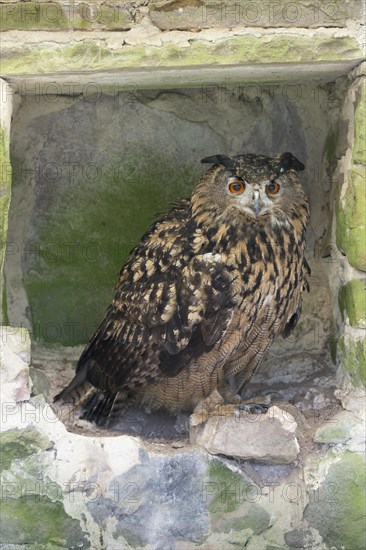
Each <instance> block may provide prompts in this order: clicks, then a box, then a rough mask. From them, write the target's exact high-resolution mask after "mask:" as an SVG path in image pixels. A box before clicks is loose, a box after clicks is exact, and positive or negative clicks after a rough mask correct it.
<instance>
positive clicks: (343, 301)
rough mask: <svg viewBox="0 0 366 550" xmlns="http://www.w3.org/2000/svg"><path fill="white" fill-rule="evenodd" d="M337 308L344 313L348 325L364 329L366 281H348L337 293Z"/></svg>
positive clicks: (365, 319)
mask: <svg viewBox="0 0 366 550" xmlns="http://www.w3.org/2000/svg"><path fill="white" fill-rule="evenodd" d="M338 300H339V308H340V310H341V313H342V316H343V313H344V311H346V313H347V316H348V320H349V324H350V325H351V326H353V327H357V328H366V279H362V280H360V279H353V280H352V281H348V282H347V283H346V284H345V285H344V286H343V287H342V288H341V289H340V291H339V295H338Z"/></svg>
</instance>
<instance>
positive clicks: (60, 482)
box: [0, 10, 366, 550]
mask: <svg viewBox="0 0 366 550" xmlns="http://www.w3.org/2000/svg"><path fill="white" fill-rule="evenodd" d="M158 13H160V15H159V17H160V16H161V17H162V15H161V12H159V10H158ZM162 21H166V20H165V19H162ZM164 25H166V22H165V23H164ZM6 80H7V81H8V82H7V83H6V82H3V85H2V86H3V88H2V93H3V96H2V97H3V98H6V101H3V104H2V107H3V110H4V114H5V117H4V121H5V122H4V130H3V131H4V139H3V152H2V154H3V171H2V174H3V179H2V186H3V187H2V189H3V193H2V198H0V200H2V201H3V205H4V206H7V205H8V203H9V201H10V183H11V184H12V185H11V201H10V207H9V211H8V222H7V224H6V220H5V224H4V226H3V228H2V235H3V236H4V241H6V243H7V245H6V249H3V264H4V271H3V283H4V285H3V286H4V291H3V293H2V311H3V325H4V326H3V327H2V333H1V335H2V337H1V338H2V339H1V341H2V350H3V353H2V360H3V361H2V380H3V381H4V382H5V384H4V386H3V387H4V389H3V410H2V413H3V431H2V433H1V440H0V441H1V445H2V449H3V456H4V459H3V461H2V491H3V495H2V496H3V513H4V520H3V525H2V543H3V546H2V547H4V548H18V547H19V548H20V547H22V548H23V546H24V545H27V547H29V548H37V549H38V548H47V549H48V548H108V549H117V548H118V549H119V548H126V549H130V548H131V549H132V548H141V549H145V548H146V549H164V550H165V549H175V550H188V549H193V548H202V549H207V550H208V549H215V550H216V549H218V548H229V547H231V546H233V547H234V546H235V547H238V548H244V547H245V548H247V549H249V550H259V549H267V550H269V549H271V550H272V549H275V548H281V549H295V548H316V549H319V550H327V549H331V548H337V549H338V548H339V549H340V548H350V549H351V548H352V549H354V550H356V549H357V550H358V549H360V548H363V547H364V529H363V519H362V518H363V517H364V513H365V509H364V502H365V499H364V471H365V470H364V457H363V454H362V451H363V448H364V418H363V406H364V397H363V396H364V392H363V384H365V328H366V316H365V271H366V255H365V243H364V239H365V160H364V145H365V131H364V125H363V124H364V122H363V121H364V116H365V113H364V100H365V83H364V76H363V71H362V66H361V65H360V62H359V61H342V62H335V61H334V62H331V61H329V62H322V63H314V64H306V63H298V64H296V63H295V64H286V63H284V64H282V65H281V64H273V65H271V64H268V65H257V66H246V65H235V66H226V65H223V66H219V67H203V68H200V69H194V68H181V69H179V70H176V69H164V70H163V69H160V70H159V69H157V70H147V69H146V70H140V71H138V70H135V71H134V70H129V71H127V72H123V71H122V72H121V71H120V72H118V73H117V72H116V73H113V72H104V73H95V74H92V75H90V74H89V75H85V74H70V75H62V76H60V75H52V77H51V76H50V77H48V76H42V75H39V76H37V77H23V78H15V77H10V78H7V79H6ZM11 104H12V106H13V108H12V122H11V124H10V115H9V113H10V105H11ZM285 151H291V152H292V153H293V154H294V155H295V156H297V157H298V158H299V159H300V160H301V161H302V162H303V163H304V164H305V166H306V170H305V171H304V172H303V173H301V175H300V177H301V179H302V182H303V184H304V188H305V190H306V193H307V195H308V197H309V201H310V208H311V223H310V226H309V230H308V235H307V259H308V262H309V265H310V267H311V270H312V276H311V280H310V287H311V290H310V293H309V294H307V295H306V296H305V301H304V307H303V313H302V316H301V318H300V321H299V324H298V326H297V327H296V330H295V332H294V334H293V335H291V337H289V338H288V339H286V340H283V339H281V338H279V339H278V341H277V342H276V343H275V344H274V345H273V347H272V348H271V350H270V352H269V353H268V355H267V357H266V359H265V360H264V362H263V364H262V366H261V367H260V369H259V371H258V373H257V374H256V375H255V377H254V378H253V379H252V381H251V382H250V384H249V385H248V386H247V387H246V388H245V391H244V394H243V398H251V397H253V396H254V397H255V396H257V395H263V394H264V395H272V397H273V400H274V402H273V406H272V407H271V408H270V409H269V412H268V414H267V415H263V416H261V417H260V418H259V417H257V416H256V415H251V416H249V415H245V414H243V415H241V416H233V417H232V418H227V417H220V416H218V417H217V418H214V419H210V420H209V421H208V422H207V423H206V424H205V425H204V426H203V427H202V426H194V425H193V424H194V422H192V421H191V426H190V427H191V433H190V434H189V419H188V417H185V416H183V415H181V416H179V417H177V418H166V417H165V416H164V415H147V414H145V413H137V414H136V416H135V417H134V418H129V419H128V420H127V421H125V422H121V423H120V424H117V425H116V426H113V427H112V428H111V429H109V430H107V429H101V428H98V429H97V428H96V427H94V426H93V425H91V424H89V423H87V422H86V421H82V420H80V419H78V417H77V415H76V414H75V413H74V411H72V410H68V411H67V412H68V414H67V416H66V417H65V416H63V417H62V419H61V418H60V417H61V411H59V410H57V409H51V407H50V406H49V404H48V403H51V402H52V397H53V396H54V395H55V393H56V392H57V391H58V390H59V389H60V388H61V387H62V386H64V385H65V384H66V383H67V382H68V381H69V380H70V379H71V377H72V373H73V370H74V368H75V364H76V361H77V359H78V357H79V355H80V353H81V351H82V349H83V346H84V345H85V343H86V342H87V341H88V338H89V337H90V336H91V334H92V333H93V331H94V330H95V329H96V327H97V326H98V324H99V322H100V321H101V319H102V317H103V314H104V311H105V309H106V307H107V306H108V304H109V303H110V301H111V299H112V297H113V288H114V284H115V281H116V279H117V276H118V271H119V268H120V267H121V265H122V263H123V261H124V260H125V258H126V256H127V254H128V252H129V250H130V249H131V248H132V247H133V246H134V244H136V243H137V242H138V240H139V238H140V237H141V235H142V234H143V232H144V231H145V230H146V229H147V228H148V227H149V224H151V222H152V221H153V219H154V216H155V214H156V213H158V212H161V211H163V210H164V209H166V208H167V207H169V205H170V204H171V202H172V201H173V200H174V199H175V198H177V197H182V196H187V195H189V193H190V191H191V189H192V187H193V185H194V184H195V182H196V181H197V180H198V178H200V176H201V175H202V173H203V171H204V170H205V168H203V167H202V165H201V164H200V159H201V158H203V157H205V156H208V155H212V154H215V153H226V154H238V153H241V152H245V153H263V154H266V155H270V156H272V155H276V154H278V153H282V152H285ZM4 210H5V209H4ZM6 228H7V229H6ZM6 231H7V232H6ZM59 413H60V414H59Z"/></svg>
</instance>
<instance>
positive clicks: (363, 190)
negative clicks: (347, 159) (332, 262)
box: [336, 166, 366, 271]
mask: <svg viewBox="0 0 366 550" xmlns="http://www.w3.org/2000/svg"><path fill="white" fill-rule="evenodd" d="M365 196H366V174H365V168H364V167H356V166H354V167H353V168H352V170H351V171H350V174H349V181H348V186H347V190H346V193H345V196H344V198H342V199H340V198H338V200H337V205H336V217H337V231H336V238H337V246H338V248H340V249H341V250H343V252H344V253H345V254H346V255H347V258H348V261H349V263H350V264H351V265H352V266H353V267H355V268H356V269H360V270H362V271H366V201H365Z"/></svg>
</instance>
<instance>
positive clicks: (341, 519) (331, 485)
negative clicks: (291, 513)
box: [304, 452, 366, 550]
mask: <svg viewBox="0 0 366 550" xmlns="http://www.w3.org/2000/svg"><path fill="white" fill-rule="evenodd" d="M320 462H321V461H320ZM365 466H366V464H365V458H364V457H363V456H360V455H358V454H356V453H350V452H345V453H343V454H342V455H341V456H338V457H337V460H336V461H335V462H334V463H333V464H332V465H331V466H330V467H329V470H328V471H327V475H326V476H325V479H323V480H322V482H320V483H319V486H318V488H316V489H314V490H313V491H310V494H309V504H308V505H307V507H306V509H305V512H304V518H305V519H306V520H307V524H308V525H309V527H310V528H315V529H317V530H318V531H319V533H320V535H321V536H322V537H323V540H324V542H325V543H326V545H327V546H329V547H333V548H350V549H351V548H352V549H355V550H356V548H357V549H361V548H365V546H366V540H365V512H366V509H365V506H366V494H365V487H366V484H365V481H366V480H365V472H366V468H365Z"/></svg>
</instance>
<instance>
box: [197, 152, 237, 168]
mask: <svg viewBox="0 0 366 550" xmlns="http://www.w3.org/2000/svg"><path fill="white" fill-rule="evenodd" d="M201 162H202V163H203V164H221V165H222V166H225V168H227V170H235V168H236V162H235V160H234V159H232V158H231V157H228V156H227V155H213V156H212V157H205V158H204V159H202V160H201Z"/></svg>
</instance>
